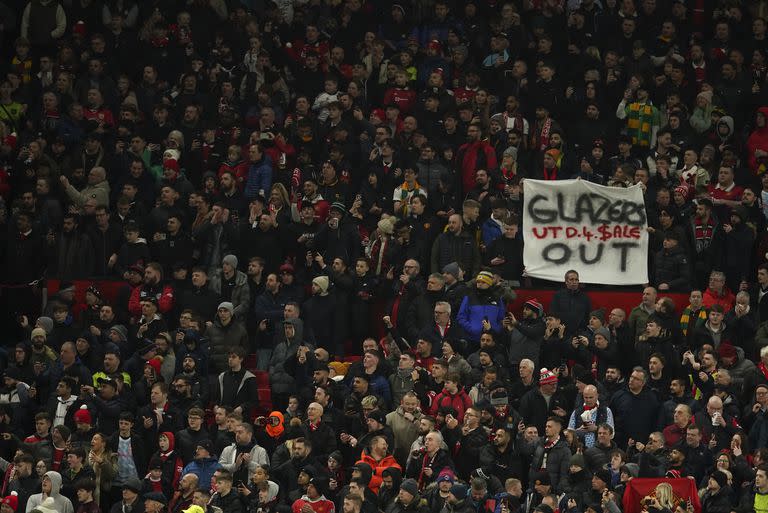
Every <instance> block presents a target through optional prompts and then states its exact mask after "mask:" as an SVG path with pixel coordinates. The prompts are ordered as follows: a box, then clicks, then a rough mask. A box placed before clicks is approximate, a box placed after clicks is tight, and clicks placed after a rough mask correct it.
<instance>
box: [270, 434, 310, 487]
mask: <svg viewBox="0 0 768 513" xmlns="http://www.w3.org/2000/svg"><path fill="white" fill-rule="evenodd" d="M290 455H291V458H290V459H289V460H288V461H286V462H285V463H283V464H282V465H280V466H279V467H277V468H276V469H275V471H274V475H275V477H276V478H277V482H279V483H281V484H284V485H285V486H284V488H285V490H295V489H296V488H298V486H299V484H298V479H297V478H298V475H299V471H300V470H301V469H303V468H306V467H307V466H308V465H312V466H314V465H315V464H316V458H315V455H314V454H313V453H312V443H311V442H310V441H309V440H307V439H306V438H303V437H299V438H296V439H295V440H293V444H292V445H291V447H290ZM281 488H283V487H281Z"/></svg>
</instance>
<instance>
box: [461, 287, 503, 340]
mask: <svg viewBox="0 0 768 513" xmlns="http://www.w3.org/2000/svg"><path fill="white" fill-rule="evenodd" d="M506 311H507V308H506V306H505V305H504V301H502V300H501V298H500V297H499V296H498V295H497V294H496V292H494V291H493V289H488V291H480V290H479V289H475V290H473V291H472V292H470V293H469V294H467V295H466V296H465V297H464V300H462V302H461V306H460V307H459V314H458V316H457V317H456V320H457V321H458V322H459V325H460V326H461V327H462V329H463V330H464V331H465V332H466V333H467V335H468V338H469V339H470V340H472V341H474V342H477V341H479V340H480V335H481V334H482V333H483V319H484V318H486V317H487V318H488V322H490V323H491V330H493V331H495V332H496V333H500V332H501V329H502V325H501V321H502V320H504V315H505V314H506Z"/></svg>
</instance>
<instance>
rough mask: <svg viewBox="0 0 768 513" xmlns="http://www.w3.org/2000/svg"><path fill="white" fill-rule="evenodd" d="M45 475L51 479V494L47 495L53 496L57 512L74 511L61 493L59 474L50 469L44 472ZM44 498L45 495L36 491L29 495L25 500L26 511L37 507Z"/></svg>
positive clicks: (72, 512)
mask: <svg viewBox="0 0 768 513" xmlns="http://www.w3.org/2000/svg"><path fill="white" fill-rule="evenodd" d="M45 477H47V478H48V479H50V480H51V494H50V495H49V497H51V498H53V502H54V503H55V504H56V511H57V513H74V512H75V508H74V507H72V502H71V501H70V500H69V499H67V498H66V497H64V496H63V495H62V494H61V474H59V473H58V472H54V471H53V470H51V471H48V472H46V473H45ZM45 499H46V497H45V496H44V495H43V494H42V493H36V494H34V495H33V496H31V497H30V498H29V500H28V501H27V512H29V511H32V510H33V509H35V508H36V507H38V506H39V505H40V504H42V503H43V501H44V500H45Z"/></svg>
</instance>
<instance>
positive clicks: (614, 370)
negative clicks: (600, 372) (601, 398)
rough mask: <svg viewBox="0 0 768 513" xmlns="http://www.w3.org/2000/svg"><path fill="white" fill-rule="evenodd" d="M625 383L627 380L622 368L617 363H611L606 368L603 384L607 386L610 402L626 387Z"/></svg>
mask: <svg viewBox="0 0 768 513" xmlns="http://www.w3.org/2000/svg"><path fill="white" fill-rule="evenodd" d="M625 385H626V380H625V379H624V375H623V374H622V371H621V369H620V368H619V367H618V366H617V365H609V366H608V367H607V368H606V369H605V379H604V380H603V386H604V387H605V393H606V397H607V398H608V402H610V401H611V399H612V398H613V395H614V394H615V393H616V392H618V391H619V390H621V389H622V388H624V386H625Z"/></svg>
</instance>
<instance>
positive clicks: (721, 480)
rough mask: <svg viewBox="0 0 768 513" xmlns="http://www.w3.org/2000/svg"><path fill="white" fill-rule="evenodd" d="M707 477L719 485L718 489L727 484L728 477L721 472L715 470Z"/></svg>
mask: <svg viewBox="0 0 768 513" xmlns="http://www.w3.org/2000/svg"><path fill="white" fill-rule="evenodd" d="M709 477H711V478H712V479H714V480H715V481H716V482H717V484H718V485H720V488H722V487H724V486H725V485H727V484H728V476H727V475H726V474H725V472H723V471H722V470H715V471H714V472H712V473H711V474H710V475H709Z"/></svg>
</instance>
